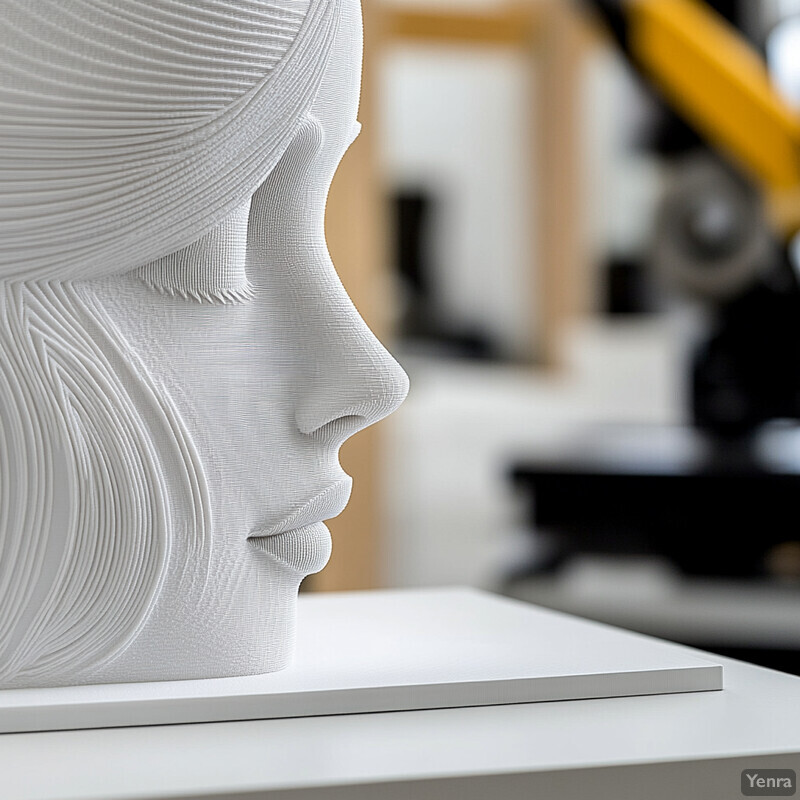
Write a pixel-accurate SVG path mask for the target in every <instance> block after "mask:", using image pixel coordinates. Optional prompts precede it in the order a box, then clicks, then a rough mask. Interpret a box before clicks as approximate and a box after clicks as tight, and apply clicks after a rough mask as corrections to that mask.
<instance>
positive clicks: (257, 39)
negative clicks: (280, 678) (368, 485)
mask: <svg viewBox="0 0 800 800" xmlns="http://www.w3.org/2000/svg"><path fill="white" fill-rule="evenodd" d="M0 11H2V17H3V23H4V24H3V26H2V29H0V686H2V687H5V688H10V687H31V686H35V687H41V686H50V687H52V686H67V685H73V684H75V685H78V684H100V683H113V682H118V681H125V682H130V681H154V680H185V679H191V678H215V677H223V676H225V677H227V676H241V675H255V674H262V673H265V672H269V671H273V670H277V669H280V668H282V667H284V666H285V665H286V664H287V663H288V661H289V660H290V659H291V655H292V650H293V645H294V635H295V605H296V600H297V590H298V586H299V584H300V582H301V581H302V579H303V578H304V577H305V576H306V575H308V574H310V573H312V572H316V571H318V570H320V569H322V567H323V566H324V565H325V563H326V562H327V559H328V556H329V554H330V548H331V541H330V534H329V532H328V530H327V528H326V527H325V525H324V520H327V519H330V518H332V517H335V516H336V515H337V514H339V513H340V512H341V510H342V509H343V508H344V506H345V505H346V503H347V500H348V497H349V493H350V486H351V479H350V478H349V476H347V475H346V474H345V473H344V472H343V470H342V468H341V466H340V464H339V460H338V452H339V448H340V447H341V445H342V444H343V443H344V442H345V440H346V439H348V438H349V437H350V436H352V435H353V434H354V433H357V432H358V431H359V430H361V429H363V428H365V427H366V426H368V425H370V424H372V423H374V422H377V421H378V420H379V419H381V418H383V417H384V416H386V415H387V414H389V413H390V412H391V411H392V410H394V408H396V407H397V405H399V403H400V402H402V400H403V398H404V397H405V394H406V392H407V390H408V381H407V378H406V376H405V373H403V371H402V369H400V367H399V366H398V364H397V363H396V362H395V361H394V359H393V358H392V357H391V356H390V355H389V353H387V352H386V350H385V349H384V347H383V346H382V345H381V343H380V342H379V341H378V340H377V339H376V338H375V336H374V335H373V334H372V332H371V331H370V330H369V329H368V328H367V326H366V324H365V323H364V321H363V319H362V318H361V317H360V316H359V314H358V312H357V311H356V309H355V308H354V307H353V304H352V303H351V302H350V299H349V297H348V296H347V293H346V292H345V290H344V288H343V287H342V284H341V282H340V281H339V279H338V276H337V274H336V270H335V268H334V265H333V264H332V263H331V260H330V257H329V255H328V252H327V247H326V243H325V233H324V217H325V202H326V198H327V191H328V187H329V186H330V183H331V180H332V178H333V175H334V173H335V171H336V168H337V166H338V164H339V161H340V160H341V158H342V156H343V154H344V152H345V151H346V150H347V148H348V147H349V145H350V144H351V143H352V142H353V140H354V138H355V137H356V135H357V133H358V129H359V124H358V120H357V114H358V104H359V93H360V73H361V51H362V25H361V10H360V6H359V3H358V0H205V1H204V2H202V3H195V2H190V0H135V2H134V0H130V1H129V0H124V2H123V1H121V0H37V2H35V3H29V2H27V0H0ZM44 279H46V280H44Z"/></svg>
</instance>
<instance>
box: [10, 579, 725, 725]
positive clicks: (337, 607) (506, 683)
mask: <svg viewBox="0 0 800 800" xmlns="http://www.w3.org/2000/svg"><path fill="white" fill-rule="evenodd" d="M299 617H300V631H301V634H300V637H299V642H298V651H297V660H296V664H295V665H294V666H292V667H289V668H288V669H286V670H284V671H282V672H280V673H275V674H270V675H262V676H252V677H247V678H223V679H218V680H201V681H180V682H160V683H138V684H106V685H100V686H78V687H64V688H60V689H17V690H14V689H9V690H6V691H3V692H0V732H9V731H24V730H49V729H68V728H86V727H103V726H121V725H137V724H138V725H147V724H151V725H152V724H168V723H175V722H207V721H220V720H241V719H257V718H275V717H297V716H316V715H323V714H348V713H361V712H367V711H396V710H404V709H419V708H444V707H458V706H473V705H493V704H498V703H519V702H540V701H552V700H568V699H582V698H589V697H618V696H626V695H642V694H661V693H672V692H687V691H709V690H715V689H721V688H722V668H721V667H719V666H718V665H717V664H716V662H714V661H713V660H712V659H710V658H705V657H698V656H696V655H694V654H692V653H687V651H686V650H685V649H684V648H680V647H676V646H674V645H671V644H668V643H666V642H660V641H658V640H654V639H649V638H645V637H642V636H637V635H635V634H630V633H625V632H623V631H618V630H615V629H613V628H608V627H606V626H602V625H597V624H594V623H589V622H585V621H582V620H579V619H576V618H572V617H567V616H564V615H562V614H557V613H554V612H550V611H545V610H542V609H537V608H535V607H534V606H529V605H526V604H523V603H518V602H516V601H510V600H506V599H502V598H499V597H494V596H492V595H488V594H484V593H481V592H476V591H473V590H469V589H448V590H438V591H437V590H428V591H421V592H361V593H345V594H340V595H324V596H318V597H304V598H301V601H300V613H299Z"/></svg>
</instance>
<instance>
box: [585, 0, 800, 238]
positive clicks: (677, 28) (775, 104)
mask: <svg viewBox="0 0 800 800" xmlns="http://www.w3.org/2000/svg"><path fill="white" fill-rule="evenodd" d="M594 4H595V5H596V6H597V7H598V8H599V9H600V10H601V12H602V13H603V15H604V16H605V17H606V18H607V19H608V21H609V22H610V23H611V25H612V27H613V29H614V31H615V33H616V34H617V38H618V39H619V40H620V42H621V44H622V45H623V47H624V49H625V51H626V53H627V55H628V57H629V58H630V59H631V61H632V62H633V63H634V64H635V66H636V67H637V68H638V69H639V71H640V72H642V73H643V74H644V75H645V77H647V78H648V79H649V80H650V81H651V82H652V83H653V84H654V85H655V86H657V87H658V88H659V89H660V91H661V93H662V95H663V96H664V98H665V99H666V100H667V101H668V102H669V103H671V104H672V106H673V108H674V109H675V111H677V112H678V113H679V114H680V115H681V116H682V117H683V118H684V119H685V120H686V121H687V122H689V123H690V124H691V125H692V126H693V127H694V128H695V130H697V131H698V133H701V134H702V135H703V136H705V137H706V139H707V140H708V142H709V143H710V144H712V145H713V146H715V147H716V148H718V149H719V150H721V151H723V152H725V153H726V154H727V155H728V156H729V158H731V159H732V160H733V161H734V163H736V164H737V165H738V166H739V167H740V168H741V169H742V170H743V171H744V172H746V173H748V174H749V175H750V177H751V178H752V179H753V180H754V181H755V182H756V183H757V184H758V185H759V186H760V187H761V188H762V189H763V191H764V192H765V197H766V200H767V204H768V207H769V208H770V209H771V211H772V217H773V220H774V222H775V224H776V226H777V227H778V228H779V229H780V231H781V233H783V234H784V235H785V236H786V237H787V238H791V237H792V236H794V235H795V234H796V233H797V232H798V231H800V114H798V113H797V112H796V111H795V109H793V108H792V107H791V105H790V104H789V103H788V102H787V101H786V100H785V99H784V98H783V97H782V95H781V94H780V93H779V92H778V91H777V89H776V88H775V87H774V86H773V84H772V81H771V80H770V76H769V73H768V71H767V67H766V64H765V63H764V60H763V59H762V58H761V56H760V55H759V54H758V53H757V52H756V51H755V50H754V49H753V48H752V47H751V46H750V45H749V44H748V43H747V42H746V40H745V39H744V38H743V37H742V36H740V35H739V33H738V32H737V31H736V30H735V28H733V27H732V26H730V25H729V24H728V23H727V21H725V20H724V19H722V18H721V17H720V16H719V15H718V14H716V13H715V12H714V11H713V10H712V9H710V8H709V7H708V6H706V5H705V4H704V3H702V2H700V1H699V0H596V2H595V3H594Z"/></svg>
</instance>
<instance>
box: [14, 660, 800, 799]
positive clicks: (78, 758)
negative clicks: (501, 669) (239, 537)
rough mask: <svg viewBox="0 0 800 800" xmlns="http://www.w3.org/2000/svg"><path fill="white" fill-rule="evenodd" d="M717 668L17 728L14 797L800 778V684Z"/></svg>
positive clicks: (672, 790) (590, 793)
mask: <svg viewBox="0 0 800 800" xmlns="http://www.w3.org/2000/svg"><path fill="white" fill-rule="evenodd" d="M692 652H695V651H692ZM717 660H718V661H719V662H720V663H722V664H723V665H724V668H725V689H724V690H723V691H721V692H701V693H692V694H676V695H662V696H647V697H620V698H611V699H602V700H577V701H567V702H550V703H532V704H520V705H508V706H494V707H483V708H457V709H447V710H435V711H407V712H393V713H381V714H362V715H351V716H330V717H317V718H300V719H279V720H264V721H249V722H227V723H206V724H195V725H175V726H162V727H150V728H118V729H111V730H84V731H66V732H53V733H27V734H6V735H3V736H0V787H2V789H1V790H0V796H2V797H3V798H4V799H5V798H37V799H43V798H48V799H52V800H55V799H56V798H57V799H58V800H63V799H64V798H83V799H84V800H94V799H95V798H167V797H182V798H186V797H214V798H222V797H224V798H233V797H253V798H255V797H262V796H269V797H283V796H286V797H287V798H288V797H292V798H295V800H297V799H298V798H312V797H313V798H322V797H324V798H340V797H341V798H356V799H357V798H361V797H379V798H382V799H386V798H395V797H408V796H411V795H413V797H414V798H415V800H418V799H420V798H421V799H422V800H424V799H425V798H429V797H430V798H441V797H444V796H447V797H449V796H453V797H456V796H457V797H459V798H467V799H469V798H473V797H474V798H484V797H487V796H494V797H503V798H504V800H505V799H506V798H512V799H513V798H516V797H519V798H523V797H524V798H526V800H530V798H532V797H546V798H553V799H554V800H557V799H558V798H573V797H575V798H577V797H593V798H598V800H603V799H604V798H609V800H611V798H614V800H625V798H641V797H648V798H650V799H652V800H661V798H664V800H666V798H670V799H671V798H677V797H680V798H695V797H696V798H703V800H713V799H714V798H720V800H722V798H732V797H740V796H741V793H740V790H739V786H740V774H741V770H742V769H744V768H752V767H757V768H763V767H765V766H770V767H775V768H780V767H784V768H785V767H789V768H794V769H797V770H798V771H800V679H798V678H795V677H791V676H788V675H783V674H781V673H776V672H772V671H769V670H765V669H762V668H759V667H754V666H750V665H746V664H743V663H741V662H737V661H733V660H728V659H717ZM287 790H294V791H291V792H290V793H288V794H287ZM448 793H450V794H448Z"/></svg>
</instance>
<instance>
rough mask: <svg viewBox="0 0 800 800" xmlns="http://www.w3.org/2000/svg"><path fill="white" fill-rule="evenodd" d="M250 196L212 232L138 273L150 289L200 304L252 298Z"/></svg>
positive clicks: (151, 263) (242, 301)
mask: <svg viewBox="0 0 800 800" xmlns="http://www.w3.org/2000/svg"><path fill="white" fill-rule="evenodd" d="M249 215H250V199H248V200H247V202H246V203H244V204H242V205H241V206H240V207H239V208H237V209H236V211H234V212H233V214H231V215H230V216H229V217H228V218H227V219H225V220H224V221H223V222H222V223H220V224H219V225H217V227H216V228H214V229H213V230H212V231H210V232H209V233H207V234H206V235H205V236H203V237H202V238H200V239H198V240H197V241H196V242H193V243H192V244H190V245H189V246H188V247H185V248H184V249H183V250H178V251H177V252H175V253H170V254H169V255H168V256H164V257H163V258H160V259H158V260H157V261H151V262H150V263H149V264H145V265H144V266H143V267H140V268H139V269H138V270H137V275H138V276H139V278H140V279H141V280H142V281H144V283H146V284H147V285H148V286H149V287H150V288H151V289H153V290H155V291H157V292H160V293H161V294H167V295H170V296H173V297H175V296H177V297H182V298H184V299H185V300H194V301H196V302H198V303H244V302H247V301H248V300H251V299H252V297H253V287H252V286H251V285H250V282H249V281H248V279H247V270H246V261H247V226H248V218H249Z"/></svg>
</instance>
